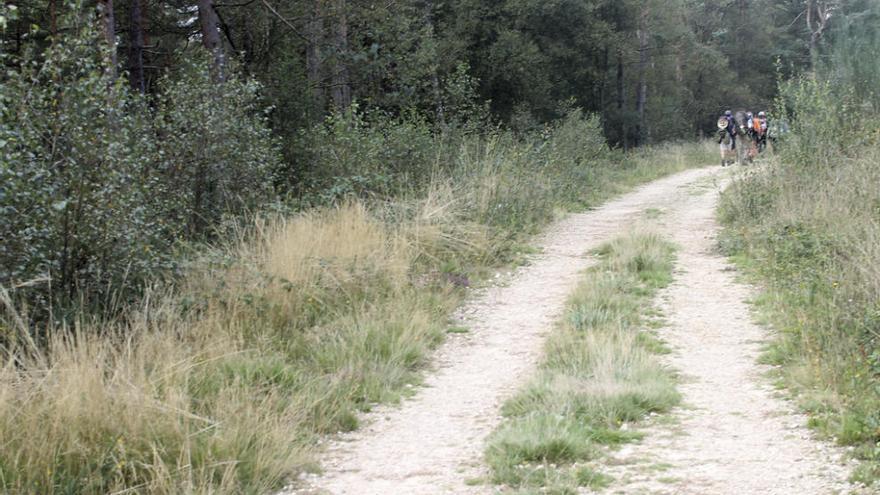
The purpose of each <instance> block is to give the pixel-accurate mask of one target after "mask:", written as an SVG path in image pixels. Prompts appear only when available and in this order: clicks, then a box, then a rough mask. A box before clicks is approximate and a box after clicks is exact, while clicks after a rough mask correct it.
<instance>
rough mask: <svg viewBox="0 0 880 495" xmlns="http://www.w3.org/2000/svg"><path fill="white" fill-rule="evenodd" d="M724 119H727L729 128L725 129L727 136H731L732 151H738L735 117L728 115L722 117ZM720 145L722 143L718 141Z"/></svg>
mask: <svg viewBox="0 0 880 495" xmlns="http://www.w3.org/2000/svg"><path fill="white" fill-rule="evenodd" d="M722 117H723V118H725V119H727V127H726V128H725V129H724V131H725V132H727V134H729V135H730V149H732V150H735V149H736V121H735V120H733V117H728V116H726V115H722ZM718 142H719V143H720V142H721V141H718Z"/></svg>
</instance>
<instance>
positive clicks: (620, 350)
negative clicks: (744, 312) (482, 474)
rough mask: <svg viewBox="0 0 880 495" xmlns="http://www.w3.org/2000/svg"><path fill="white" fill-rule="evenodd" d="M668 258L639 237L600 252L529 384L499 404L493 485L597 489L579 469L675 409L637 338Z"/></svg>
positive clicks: (648, 340)
mask: <svg viewBox="0 0 880 495" xmlns="http://www.w3.org/2000/svg"><path fill="white" fill-rule="evenodd" d="M672 252H673V249H672V246H671V245H670V244H669V243H668V242H666V241H664V240H663V239H661V238H659V237H658V236H657V235H654V234H648V233H634V234H631V235H628V236H626V237H623V238H620V239H617V240H615V241H613V242H612V243H610V244H608V245H606V246H604V247H603V248H602V249H601V250H600V254H601V255H602V256H603V259H602V261H601V263H600V264H599V265H598V266H596V267H595V268H593V269H591V270H590V271H589V272H588V274H587V278H586V279H585V280H584V282H583V283H582V284H581V285H580V286H579V287H578V289H577V290H576V291H575V293H574V294H573V295H572V297H571V299H570V301H569V303H568V310H567V312H566V314H565V317H564V319H563V321H562V322H561V323H560V325H559V328H557V329H556V331H555V332H554V333H553V334H552V335H551V336H550V337H549V338H548V341H547V343H546V348H545V357H544V360H543V363H542V364H541V367H540V371H539V372H538V374H537V376H536V377H535V378H534V379H533V380H532V381H531V382H530V383H529V384H528V385H527V386H526V387H525V388H524V389H523V390H521V391H520V392H519V393H517V394H516V395H515V396H514V397H513V398H512V399H510V400H509V401H508V402H507V403H506V404H505V405H504V408H503V413H504V415H505V416H506V417H507V420H506V421H505V422H504V423H503V424H502V426H500V427H499V428H498V430H496V431H495V432H494V433H493V435H492V436H491V438H490V440H489V442H488V446H487V449H486V459H487V461H488V463H489V465H490V467H491V468H492V481H493V482H494V483H497V484H505V485H509V486H513V487H516V488H519V489H523V490H526V492H528V493H531V492H530V491H529V490H540V491H541V492H542V493H543V492H552V493H577V492H578V490H579V488H578V487H582V486H587V487H594V488H595V487H598V486H602V485H604V484H606V483H607V482H608V477H607V476H605V475H602V474H601V473H597V472H595V471H594V470H592V469H591V468H590V467H589V466H588V465H587V463H588V461H591V460H593V459H595V458H597V457H599V456H600V455H601V446H602V445H606V444H618V443H622V442H627V441H632V440H634V439H637V438H639V434H638V433H635V432H633V431H630V430H624V429H621V426H622V425H623V424H624V423H629V422H633V421H637V420H639V419H641V418H643V417H644V416H645V415H646V414H648V413H650V412H653V411H666V410H668V409H670V408H671V407H672V406H674V405H676V404H677V403H678V401H679V395H678V393H677V392H676V390H675V383H674V379H673V376H672V375H671V373H670V372H669V371H668V370H667V369H666V368H665V367H664V366H663V365H662V364H661V363H660V362H659V361H658V360H657V358H656V356H655V355H654V354H653V352H652V350H654V349H656V348H657V344H656V341H655V339H656V338H655V337H654V336H653V335H652V334H650V333H649V332H648V331H646V330H644V329H643V325H644V324H645V323H646V314H645V308H646V307H649V306H650V302H651V298H652V296H653V295H654V293H655V292H656V291H657V289H659V288H661V287H663V286H665V285H667V284H668V283H669V282H670V281H671V277H672Z"/></svg>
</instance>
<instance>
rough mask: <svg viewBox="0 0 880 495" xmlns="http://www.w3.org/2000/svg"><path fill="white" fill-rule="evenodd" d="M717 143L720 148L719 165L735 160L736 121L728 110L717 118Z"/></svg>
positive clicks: (728, 163)
mask: <svg viewBox="0 0 880 495" xmlns="http://www.w3.org/2000/svg"><path fill="white" fill-rule="evenodd" d="M718 144H719V145H720V149H721V166H722V167H724V166H726V165H733V164H734V163H735V161H736V160H735V159H734V158H733V156H735V150H736V121H735V120H734V118H733V112H731V111H730V110H727V111H726V112H724V115H722V116H721V117H719V118H718Z"/></svg>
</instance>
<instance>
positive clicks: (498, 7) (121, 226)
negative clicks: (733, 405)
mask: <svg viewBox="0 0 880 495" xmlns="http://www.w3.org/2000/svg"><path fill="white" fill-rule="evenodd" d="M878 25H880V4H878V2H877V1H876V0H723V1H718V2H708V1H703V0H664V1H660V0H483V1H478V0H446V1H435V0H383V1H367V0H301V1H292V0H24V1H15V0H11V1H6V2H4V3H3V5H0V64H2V67H3V73H2V75H0V358H2V359H3V362H2V363H0V439H2V440H0V442H2V448H0V490H2V491H7V492H10V493H110V492H119V493H129V491H128V490H131V492H147V493H183V492H191V493H192V492H197V493H267V492H268V491H270V490H277V489H279V488H280V487H282V486H283V485H284V484H286V483H289V482H290V480H292V479H295V478H296V477H297V476H298V475H299V474H300V473H302V472H304V471H309V470H313V469H314V465H315V458H314V451H315V445H316V442H318V439H319V438H320V437H321V435H324V434H327V433H331V432H336V431H340V430H349V429H355V428H356V427H357V413H358V412H359V411H364V410H367V409H369V408H370V407H372V405H373V404H376V403H386V402H394V401H396V400H399V399H400V397H401V396H402V394H403V393H404V392H403V391H404V390H405V387H406V386H407V385H411V384H412V383H416V382H418V380H419V378H418V377H419V376H420V375H419V372H420V370H422V369H423V368H424V367H425V364H426V359H427V357H426V356H428V355H429V352H430V351H431V349H434V348H435V347H436V346H437V345H439V343H440V342H441V341H442V339H443V335H444V332H445V330H444V325H445V322H446V321H447V319H448V317H449V315H450V314H451V313H452V311H453V310H454V308H455V307H456V306H457V305H458V304H459V303H460V302H461V301H462V299H463V298H464V297H465V294H466V290H465V289H467V287H468V286H470V285H473V284H479V283H481V280H483V279H485V278H486V277H488V276H489V275H487V274H489V273H491V271H492V270H494V269H498V268H499V267H509V266H514V265H516V264H518V263H521V262H522V260H523V259H524V257H525V256H527V255H528V253H529V249H530V248H529V246H528V239H529V236H531V235H534V234H536V233H538V232H540V231H541V229H542V228H544V227H545V226H547V225H548V224H549V223H550V222H551V221H552V220H553V219H554V218H556V217H557V216H558V215H559V214H560V212H561V211H571V210H576V209H583V208H588V207H594V206H597V205H598V204H600V203H602V202H603V201H604V200H606V199H608V198H610V197H613V196H614V195H616V194H618V193H620V192H623V191H626V190H628V189H630V188H632V187H634V186H636V185H638V184H641V183H644V182H648V181H650V180H653V179H656V178H658V177H661V176H663V175H666V174H669V173H672V172H675V171H680V170H682V169H685V168H689V167H696V166H702V165H707V164H711V163H715V162H716V161H717V158H716V150H715V148H714V147H712V148H711V149H709V146H708V145H707V144H706V141H708V140H709V139H711V138H712V137H714V136H715V135H716V131H717V128H716V121H717V118H718V116H719V115H721V114H722V113H723V112H724V111H725V110H728V109H732V110H735V111H736V110H752V111H755V112H757V111H759V110H766V111H767V112H768V113H769V114H770V118H771V120H773V119H776V120H778V121H784V122H786V123H787V124H790V128H786V130H787V131H788V133H787V134H786V135H784V136H778V137H779V143H778V148H779V149H778V153H777V155H775V156H774V157H773V158H772V159H773V160H778V161H779V166H778V167H777V168H776V169H775V172H773V173H772V174H769V175H767V176H760V177H759V176H749V177H746V178H741V179H737V180H735V181H734V182H733V184H732V186H731V187H730V189H729V190H728V191H726V192H725V194H724V198H723V202H722V206H721V209H720V210H719V211H720V215H721V217H722V220H723V222H724V224H725V226H726V227H725V228H726V233H725V236H724V238H723V239H722V245H723V247H724V249H725V250H726V252H728V253H729V254H730V255H731V256H733V257H735V258H737V259H740V261H741V262H742V263H743V264H744V265H743V266H744V268H743V269H744V270H746V268H745V267H746V266H748V267H751V268H749V269H748V270H747V271H750V273H751V274H752V276H753V277H755V279H756V280H761V281H763V282H764V283H767V284H769V285H770V286H772V287H773V290H774V291H776V292H774V294H777V295H778V297H779V299H780V300H782V301H783V303H779V305H780V306H779V307H777V308H776V309H772V308H771V309H769V310H768V311H770V312H771V314H773V315H775V316H774V318H776V319H777V322H778V326H780V327H785V326H786V325H789V323H790V322H792V321H797V322H798V325H801V327H798V328H800V330H799V331H800V332H801V333H798V334H797V335H799V337H798V338H794V337H791V338H790V339H789V340H786V341H784V342H783V343H781V344H780V345H779V349H777V351H776V352H777V354H778V355H777V357H776V361H775V362H778V364H780V365H783V364H786V363H793V362H795V361H796V362H797V363H800V364H798V366H801V365H803V366H808V365H809V366H815V367H816V370H818V371H816V373H814V375H815V376H820V377H824V378H822V379H815V376H814V380H813V381H809V380H806V378H805V375H804V376H801V375H797V374H796V373H792V376H791V377H790V378H791V380H792V381H791V382H790V383H791V384H792V387H793V388H794V389H796V390H803V391H806V390H814V389H817V388H825V389H827V390H830V391H828V392H827V395H828V397H831V396H833V397H834V399H833V400H830V399H829V400H828V401H824V400H825V399H821V400H820V399H818V398H817V399H816V400H815V401H814V402H812V406H811V407H813V409H812V411H813V412H815V413H816V414H817V416H816V419H815V423H816V424H815V426H816V427H818V428H820V429H821V428H825V431H827V432H829V434H831V435H835V436H837V437H843V438H844V442H848V443H849V444H851V445H856V446H857V451H858V452H857V455H858V456H860V458H862V459H864V460H865V466H866V467H865V468H864V470H863V471H862V472H861V473H862V474H861V476H863V478H864V479H866V480H870V479H873V478H876V477H878V476H880V468H878V467H877V465H878V464H877V463H878V462H880V450H877V447H876V442H877V440H878V438H880V417H878V416H877V413H876V411H877V410H880V408H877V407H875V406H877V405H878V404H880V393H878V389H877V386H876V383H877V382H876V380H877V377H878V374H880V344H878V338H880V337H878V335H880V333H878V324H880V323H878V322H880V316H878V315H880V307H878V306H877V301H878V300H880V299H878V294H880V285H878V281H880V276H878V272H877V266H876V262H875V260H876V258H874V257H872V256H873V254H876V246H877V245H880V243H874V242H873V241H876V240H877V239H878V238H877V237H874V236H876V235H878V232H880V230H878V227H877V225H878V217H877V211H880V209H878V205H880V202H878V201H880V200H878V197H877V193H876V184H877V182H876V178H877V175H876V174H877V168H876V149H877V145H878V134H877V128H878V127H877V125H876V124H877V116H876V115H877V110H878V107H880V91H878V81H880V63H878V62H877V60H876V56H875V54H876V51H875V50H876V49H877V48H878V47H880V30H878V29H877V26H878ZM872 157H873V158H872ZM774 163H775V162H774ZM841 163H842V164H844V165H845V166H846V167H849V168H847V169H846V171H844V169H843V166H842V165H840V164H841ZM808 168H809V169H810V170H811V172H810V173H808V174H805V175H804V174H802V172H801V171H802V170H803V169H808ZM850 169H852V170H850ZM808 178H809V179H810V180H807V179H808ZM820 178H821V180H820ZM847 181H850V182H847ZM829 183H830V184H835V186H834V187H835V188H834V189H833V190H829V189H827V188H825V187H824V186H825V185H826V184H829ZM847 188H853V189H854V190H856V191H859V193H858V194H856V195H853V196H848V193H847V192H846V191H847ZM835 195H837V196H835ZM857 199H858V200H857ZM808 202H809V205H808V204H807V203H808ZM823 205H825V206H827V208H826V209H824V210H821V211H819V210H817V209H818V208H820V207H822V206H823ZM841 205H846V206H845V207H844V206H841ZM811 208H812V209H811ZM840 222H845V224H846V225H847V226H849V227H851V228H848V229H839V228H838V226H839V225H840ZM872 239H873V241H872ZM866 267H867V268H866ZM835 277H837V278H835ZM828 284H834V285H833V286H831V285H828ZM805 286H806V287H809V290H808V294H806V293H804V292H803V290H806V289H804V287H805ZM844 289H846V290H847V291H848V292H846V294H844V293H843V290H844ZM826 296H827V297H826ZM816 297H820V298H823V299H822V300H823V301H827V306H826V305H820V306H821V308H820V307H819V306H816V305H814V304H812V302H814V301H815V298H816ZM813 332H814V333H813ZM836 332H840V333H841V335H844V336H845V338H841V339H837V340H835V339H828V338H827V336H828V335H831V334H832V333H833V334H835V335H836ZM327 335H330V336H331V337H328V338H322V337H321V336H327ZM832 341H833V342H832ZM831 356H833V357H834V358H833V359H831ZM96 363H98V366H96V365H95V364H96ZM805 363H806V364H805ZM810 363H812V364H810ZM811 369H812V368H811ZM825 378H827V380H825ZM816 380H818V381H816ZM823 380H825V381H823ZM70 390H76V391H77V393H65V391H70ZM825 398H827V397H825ZM291 425H292V426H291ZM841 432H842V433H841ZM46 445H51V446H52V447H51V448H44V447H45V446H46Z"/></svg>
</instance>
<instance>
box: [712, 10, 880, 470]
mask: <svg viewBox="0 0 880 495" xmlns="http://www.w3.org/2000/svg"><path fill="white" fill-rule="evenodd" d="M878 15H880V10H877V9H876V8H874V9H873V13H872V16H873V17H871V16H869V17H868V18H867V19H868V21H866V22H867V23H866V24H864V25H862V24H861V21H865V19H861V18H854V19H853V20H852V22H847V23H845V24H841V26H842V29H840V30H838V31H836V32H835V38H834V45H833V47H834V49H833V57H832V58H831V59H830V60H829V62H828V63H827V67H825V68H824V69H823V70H820V71H818V73H817V74H815V75H809V76H806V77H804V78H803V79H800V80H795V81H792V82H789V83H784V84H783V85H782V88H781V89H782V91H781V96H780V100H779V109H780V111H782V112H783V115H785V116H786V117H788V118H790V119H791V133H790V135H788V136H787V137H786V138H785V139H784V140H783V141H781V142H780V143H779V145H778V146H777V149H778V155H777V156H776V157H774V158H773V159H771V160H770V161H768V162H767V163H765V165H764V166H763V167H760V168H759V169H758V170H755V171H751V172H749V173H745V174H743V175H742V176H741V177H739V178H738V179H737V180H735V181H734V183H733V184H732V185H731V187H730V188H729V189H728V190H727V191H726V192H725V193H724V198H723V202H722V205H721V210H720V212H721V217H722V219H723V221H724V223H725V224H726V232H725V236H724V239H723V247H724V248H725V249H726V250H727V251H728V252H729V253H730V254H731V255H732V256H733V257H734V259H735V260H736V261H737V262H738V264H739V266H740V267H742V268H743V269H744V271H745V272H746V273H747V274H749V275H750V276H751V278H752V279H753V280H755V281H756V282H758V283H759V284H760V285H762V286H763V288H764V291H763V294H762V295H761V297H760V298H759V300H758V305H759V307H760V308H761V309H762V312H763V314H764V315H765V316H766V318H767V319H768V320H769V322H770V323H771V324H772V326H773V327H774V328H775V329H776V331H777V333H776V338H775V340H774V341H773V343H772V344H771V346H770V348H769V349H768V351H767V353H766V355H765V359H766V361H767V362H769V363H772V364H777V365H780V366H781V368H780V375H781V378H782V379H783V380H782V383H784V384H785V385H787V386H789V387H791V390H792V392H794V393H795V395H796V396H797V398H798V400H799V402H800V404H801V405H802V407H803V408H804V409H805V410H806V411H807V412H808V413H809V414H810V420H809V421H810V425H811V426H813V427H815V428H816V429H817V430H818V431H819V432H821V433H823V434H825V435H827V436H829V437H833V438H834V439H836V440H837V442H839V443H840V444H842V445H848V446H852V448H853V449H854V450H853V454H854V455H855V456H856V457H857V458H859V459H861V461H862V462H861V464H860V468H859V469H858V470H857V471H856V473H855V474H854V477H855V478H856V479H857V480H859V481H863V482H866V483H871V482H876V481H877V480H878V479H880V446H878V445H880V386H878V383H880V264H878V260H880V189H878V187H877V185H878V184H880V134H878V132H877V129H880V120H878V118H877V115H878V110H880V98H878V93H877V91H876V81H877V80H876V75H877V74H878V73H880V65H878V63H877V60H876V56H875V54H876V53H877V52H876V50H877V49H878V48H880V45H878V40H877V37H876V32H875V31H871V32H873V33H874V34H873V35H869V34H868V33H867V32H866V31H864V30H865V29H869V30H871V29H874V28H873V27H869V26H876V24H871V23H872V22H876V19H877V18H878ZM870 19H874V20H873V21H871V20H870ZM860 29H861V30H860ZM872 74H873V75H872ZM867 81H871V82H870V83H868V82H867Z"/></svg>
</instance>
